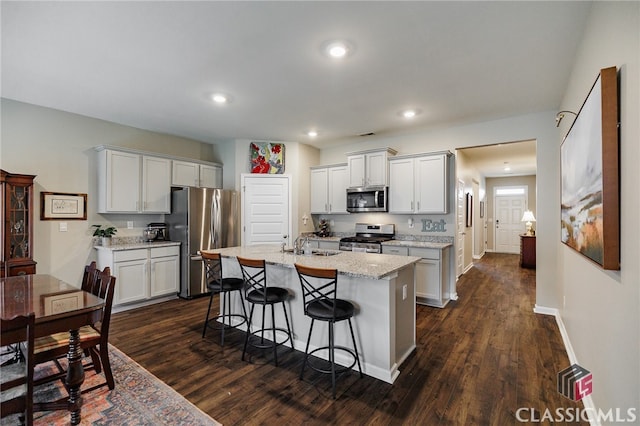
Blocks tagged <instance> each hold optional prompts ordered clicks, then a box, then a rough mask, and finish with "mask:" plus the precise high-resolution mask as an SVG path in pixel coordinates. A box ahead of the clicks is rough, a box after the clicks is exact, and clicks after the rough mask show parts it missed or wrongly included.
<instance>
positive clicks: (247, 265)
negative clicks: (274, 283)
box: [238, 257, 293, 366]
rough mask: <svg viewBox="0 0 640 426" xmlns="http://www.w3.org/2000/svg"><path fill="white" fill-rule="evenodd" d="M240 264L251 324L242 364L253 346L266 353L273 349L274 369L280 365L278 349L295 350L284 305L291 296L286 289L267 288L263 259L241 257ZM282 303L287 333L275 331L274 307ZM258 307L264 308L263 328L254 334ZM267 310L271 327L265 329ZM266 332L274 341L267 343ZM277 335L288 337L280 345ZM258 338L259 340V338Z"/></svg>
mask: <svg viewBox="0 0 640 426" xmlns="http://www.w3.org/2000/svg"><path fill="white" fill-rule="evenodd" d="M238 263H239V264H240V269H241V270H242V276H243V277H244V282H245V287H244V291H245V293H244V297H245V300H246V301H247V302H249V303H251V309H250V310H249V322H248V330H247V336H246V338H245V341H244V349H243V350H242V360H243V361H244V355H245V353H246V351H247V346H248V345H249V344H251V346H253V347H256V348H260V349H266V348H272V349H273V359H274V362H275V365H276V366H277V365H278V352H277V349H278V346H279V345H282V344H284V343H286V342H287V341H289V343H290V344H291V350H293V338H292V337H291V327H289V316H288V315H287V306H286V305H285V303H284V302H285V301H286V300H287V299H288V298H289V292H288V291H287V289H286V288H281V287H271V286H267V273H266V265H265V261H264V259H246V258H242V257H238ZM277 303H282V309H283V310H284V319H285V322H286V323H287V329H286V330H285V329H283V328H278V327H276V319H275V313H274V305H275V304H277ZM256 305H262V325H261V326H260V329H259V330H255V331H253V332H251V322H252V319H253V309H254V308H255V306H256ZM267 306H271V327H266V326H265V322H264V316H265V311H266V309H267ZM265 331H271V341H270V342H267V341H265V340H268V339H265V337H264V335H265ZM276 331H282V332H284V333H286V338H285V339H283V340H281V341H280V342H278V341H277V340H278V339H277V336H276ZM258 334H259V336H258ZM251 337H256V338H258V337H259V342H251V343H250V342H249V340H250V339H251Z"/></svg>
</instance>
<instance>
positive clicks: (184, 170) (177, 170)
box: [171, 160, 200, 186]
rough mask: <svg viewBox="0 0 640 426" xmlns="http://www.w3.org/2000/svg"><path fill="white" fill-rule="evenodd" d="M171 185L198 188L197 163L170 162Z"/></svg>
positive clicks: (198, 172) (198, 171) (198, 174)
mask: <svg viewBox="0 0 640 426" xmlns="http://www.w3.org/2000/svg"><path fill="white" fill-rule="evenodd" d="M171 185H173V186H199V185H200V167H199V164H197V163H191V162H189V161H180V160H173V161H172V170H171Z"/></svg>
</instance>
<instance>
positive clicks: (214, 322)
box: [207, 314, 247, 330]
mask: <svg viewBox="0 0 640 426" xmlns="http://www.w3.org/2000/svg"><path fill="white" fill-rule="evenodd" d="M221 318H223V320H222V322H220V321H219V320H220V319H221ZM226 318H229V319H231V318H240V319H241V320H242V321H240V322H239V323H237V324H227V323H226V322H224V319H226ZM246 323H247V318H245V316H244V315H242V314H226V315H218V316H215V317H213V318H209V321H208V322H207V328H210V329H212V330H222V329H223V328H224V329H225V330H229V329H232V328H238V327H240V326H241V325H243V324H246Z"/></svg>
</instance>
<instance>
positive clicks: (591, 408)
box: [533, 304, 601, 426]
mask: <svg viewBox="0 0 640 426" xmlns="http://www.w3.org/2000/svg"><path fill="white" fill-rule="evenodd" d="M533 312H534V313H536V314H541V315H552V316H554V317H555V319H556V324H558V329H559V330H560V336H562V343H564V349H565V351H567V356H568V357H569V363H570V364H571V365H573V364H580V363H579V362H578V357H577V356H576V353H575V352H574V351H573V346H571V340H570V339H569V334H568V333H567V329H566V327H565V326H564V322H563V321H562V316H561V315H560V310H558V309H556V308H548V307H546V306H540V305H537V304H536V305H535V306H534V308H533ZM567 367H568V366H567ZM582 403H583V404H584V408H585V410H588V412H591V413H597V409H596V406H595V404H594V403H593V399H592V398H591V395H589V396H586V397H584V398H582ZM590 417H591V416H590ZM589 420H590V421H589V423H590V424H591V425H592V426H600V425H601V424H600V421H599V419H597V418H595V419H593V418H590V419H589Z"/></svg>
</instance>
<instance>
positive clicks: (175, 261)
mask: <svg viewBox="0 0 640 426" xmlns="http://www.w3.org/2000/svg"><path fill="white" fill-rule="evenodd" d="M106 266H108V267H110V268H111V273H112V274H113V275H114V276H115V277H116V290H115V295H114V297H113V305H114V306H118V305H123V304H128V303H134V302H144V301H147V300H149V299H153V298H156V297H160V296H167V295H171V294H177V293H178V291H179V284H180V247H179V246H169V247H156V248H144V249H132V250H110V249H109V248H108V247H105V248H100V249H99V250H98V267H99V268H100V269H104V268H105V267H106Z"/></svg>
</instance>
